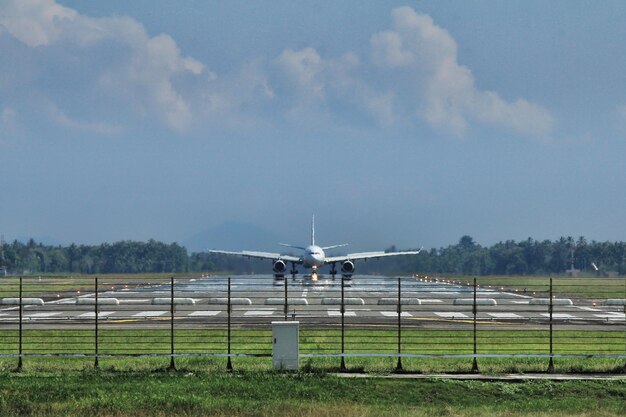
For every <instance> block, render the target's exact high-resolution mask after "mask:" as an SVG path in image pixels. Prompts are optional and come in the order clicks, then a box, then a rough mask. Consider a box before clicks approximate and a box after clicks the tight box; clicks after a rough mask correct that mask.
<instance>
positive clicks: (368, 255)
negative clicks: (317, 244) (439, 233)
mask: <svg viewBox="0 0 626 417" xmlns="http://www.w3.org/2000/svg"><path fill="white" fill-rule="evenodd" d="M421 251H422V248H420V250H412V251H404V252H358V253H349V254H347V255H341V256H330V257H328V258H326V259H325V260H324V262H325V263H327V264H329V263H333V262H343V261H358V260H360V259H377V258H386V257H389V256H401V255H417V254H418V253H420V252H421Z"/></svg>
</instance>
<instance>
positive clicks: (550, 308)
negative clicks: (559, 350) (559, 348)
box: [548, 277, 554, 374]
mask: <svg viewBox="0 0 626 417" xmlns="http://www.w3.org/2000/svg"><path fill="white" fill-rule="evenodd" d="M552 294H553V288H552V277H550V304H549V305H548V312H549V313H550V362H549V363H548V373H549V374H553V373H554V359H553V346H552V312H553V311H554V305H553V303H552V299H553V298H554V296H553V295H552Z"/></svg>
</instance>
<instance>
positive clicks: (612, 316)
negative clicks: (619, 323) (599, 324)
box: [594, 313, 626, 320]
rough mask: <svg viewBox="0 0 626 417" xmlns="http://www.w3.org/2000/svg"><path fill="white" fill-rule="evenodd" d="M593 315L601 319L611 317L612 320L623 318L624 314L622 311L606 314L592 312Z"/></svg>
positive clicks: (625, 316)
mask: <svg viewBox="0 0 626 417" xmlns="http://www.w3.org/2000/svg"><path fill="white" fill-rule="evenodd" d="M594 316H596V317H598V318H601V319H609V320H610V319H613V320H624V319H625V318H626V315H625V314H624V313H607V314H594Z"/></svg>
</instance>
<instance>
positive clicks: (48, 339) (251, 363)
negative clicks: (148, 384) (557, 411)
mask: <svg viewBox="0 0 626 417" xmlns="http://www.w3.org/2000/svg"><path fill="white" fill-rule="evenodd" d="M402 341H403V344H402V353H403V354H416V355H424V354H426V355H428V354H436V355H455V354H456V355H468V354H471V353H472V352H473V334H472V332H471V331H468V330H405V331H403V338H402ZM94 342H95V340H94V332H93V330H36V329H29V330H26V331H24V337H23V352H24V354H25V355H26V357H25V359H24V363H25V365H26V366H27V367H30V368H31V369H37V370H42V371H45V370H46V369H57V367H58V366H64V365H65V364H72V363H73V364H74V365H72V366H70V367H72V368H74V369H76V368H77V367H78V369H80V368H81V367H82V366H90V364H92V363H93V354H94V353H95V345H94ZM17 343H18V338H17V330H4V331H1V332H0V354H13V355H15V354H16V353H17V352H18V344H17ZM231 343H232V344H231V353H233V354H238V355H246V354H253V355H259V357H250V358H244V357H235V358H233V362H234V363H236V364H237V366H240V367H242V368H243V369H267V370H269V369H270V367H271V361H270V359H269V356H270V355H271V331H270V330H239V329H238V330H233V332H232V338H231ZM553 344H554V353H555V354H557V355H624V354H626V334H625V333H624V331H623V330H622V329H621V328H620V329H618V330H616V331H584V332H582V331H573V330H557V331H555V332H554V336H553ZM477 346H478V354H506V355H524V354H529V353H530V354H543V355H545V354H547V353H548V352H549V339H548V332H547V331H543V330H479V331H478V334H477ZM340 352H341V338H340V331H339V330H336V329H332V330H320V329H317V330H314V329H305V330H301V333H300V353H301V354H314V355H317V354H329V355H338V354H339V353H340ZM345 352H346V353H347V354H356V355H367V354H372V353H376V354H381V353H382V354H388V355H390V356H389V357H384V356H383V357H368V356H360V357H359V356H350V357H348V358H346V362H347V363H349V364H350V366H351V367H352V368H353V369H357V370H364V371H367V372H388V371H390V370H392V369H394V368H395V366H396V361H397V359H396V357H395V356H394V354H395V353H397V334H396V332H395V331H393V330H362V329H349V330H347V331H346V339H345ZM99 353H100V354H101V355H116V356H117V355H127V356H133V355H146V354H158V355H162V357H161V358H154V361H153V362H150V360H151V359H150V358H148V359H146V358H141V359H127V358H125V359H118V358H114V357H105V358H101V362H102V363H107V364H110V365H111V366H119V364H120V363H129V364H130V365H125V366H127V367H132V362H133V361H136V362H137V366H138V368H139V369H148V368H150V366H153V367H159V366H161V365H162V364H164V363H165V362H168V361H169V356H168V355H169V353H170V337H169V331H168V330H165V329H152V330H149V329H144V330H131V329H127V330H123V329H122V330H113V329H110V330H101V331H100V337H99ZM175 353H177V354H190V355H194V354H208V355H211V354H212V355H224V354H226V353H227V338H226V331H225V330H223V329H216V330H210V329H199V330H184V329H181V330H176V331H175ZM46 354H52V355H63V354H75V355H79V354H84V355H88V357H85V358H77V359H67V358H61V357H46V358H39V357H36V356H33V355H46ZM190 359H193V358H184V357H181V358H178V359H177V360H182V361H187V360H190ZM146 361H147V362H146ZM198 361H199V362H198V363H199V364H201V365H198V366H199V368H198V369H203V368H202V367H203V366H205V365H202V364H209V365H206V366H213V365H212V364H214V363H221V364H222V365H219V366H217V365H216V370H217V369H218V368H220V367H221V368H222V369H223V368H224V364H225V362H226V359H225V358H223V357H221V358H214V359H212V358H211V357H202V358H198ZM339 361H340V358H339V357H337V356H330V357H302V359H301V365H302V366H304V367H305V368H307V369H311V370H316V371H317V370H320V371H330V370H334V369H337V367H338V365H339ZM402 361H403V364H404V365H405V369H407V370H409V371H412V372H423V373H432V372H468V371H469V370H470V366H471V358H467V357H463V358H432V359H431V358H410V357H404V358H403V359H402ZM480 362H481V364H482V366H481V371H482V372H484V373H488V374H500V373H507V372H522V373H523V372H537V371H543V370H545V368H546V366H547V359H546V358H545V357H544V358H523V357H500V358H480ZM0 364H2V367H3V368H2V369H5V370H9V369H12V368H15V364H16V359H15V358H5V359H3V360H0ZM159 364H161V365H159ZM625 364H626V358H558V359H557V367H558V370H559V371H560V372H612V373H615V372H622V371H623V370H624V366H625ZM68 366H69V365H68Z"/></svg>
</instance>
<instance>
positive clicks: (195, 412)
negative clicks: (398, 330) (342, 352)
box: [0, 369, 626, 417]
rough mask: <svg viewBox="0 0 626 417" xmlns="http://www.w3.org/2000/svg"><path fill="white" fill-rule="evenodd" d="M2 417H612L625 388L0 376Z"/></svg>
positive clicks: (198, 375)
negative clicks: (439, 416) (295, 416)
mask: <svg viewBox="0 0 626 417" xmlns="http://www.w3.org/2000/svg"><path fill="white" fill-rule="evenodd" d="M0 381H1V382H0V415H2V416H7V417H11V416H40V417H43V416H86V415H89V416H103V417H113V416H130V415H132V416H175V417H177V416H184V417H192V416H241V417H243V416H259V417H261V416H294V415H305V416H310V417H317V416H320V417H321V416H347V417H352V416H355V417H356V416H407V417H408V416H432V415H447V416H452V415H454V416H505V415H506V416H620V415H624V413H626V401H625V399H626V382H625V381H577V382H551V381H531V382H524V383H507V382H480V381H452V380H439V379H428V380H388V379H380V378H357V379H354V378H340V377H335V376H332V375H327V374H319V373H313V374H311V373H295V374H287V375H284V374H278V373H274V372H256V371H253V372H236V373H235V374H226V373H212V372H199V371H193V370H189V369H182V370H180V371H177V372H165V371H162V370H161V371H152V372H138V371H135V372H132V373H128V372H120V371H110V370H104V371H99V372H96V371H89V370H85V371H73V372H49V373H38V374H12V373H0Z"/></svg>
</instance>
